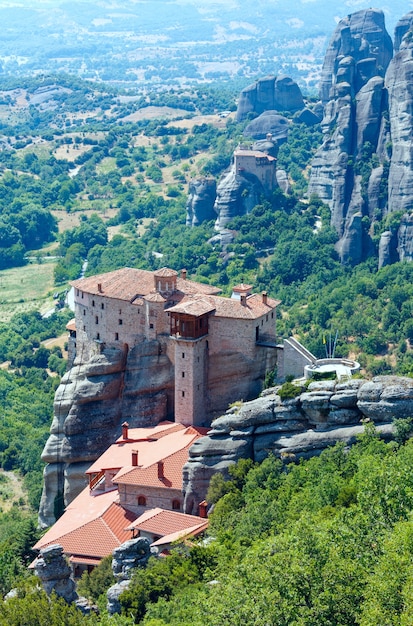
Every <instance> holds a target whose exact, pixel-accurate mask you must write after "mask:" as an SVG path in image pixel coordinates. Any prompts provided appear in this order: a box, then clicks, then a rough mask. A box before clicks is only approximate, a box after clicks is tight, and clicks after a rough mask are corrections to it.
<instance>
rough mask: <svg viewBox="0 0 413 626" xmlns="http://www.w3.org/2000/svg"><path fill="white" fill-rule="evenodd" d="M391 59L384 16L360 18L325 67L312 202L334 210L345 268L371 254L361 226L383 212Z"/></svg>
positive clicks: (339, 36)
mask: <svg viewBox="0 0 413 626" xmlns="http://www.w3.org/2000/svg"><path fill="white" fill-rule="evenodd" d="M392 51H393V46H392V42H391V39H390V37H389V35H388V33H387V31H386V29H385V26H384V16H383V13H382V12H381V11H378V10H372V9H370V10H367V11H359V12H357V13H354V14H353V15H349V16H347V17H346V18H345V19H343V20H341V22H340V23H339V24H338V26H337V28H336V31H335V32H334V35H333V37H332V39H331V42H330V45H329V47H328V50H327V53H326V57H325V61H324V65H323V71H322V78H321V83H320V98H321V100H322V102H323V103H324V105H325V108H324V119H323V121H322V127H323V131H324V133H325V140H324V142H323V144H322V146H321V147H320V149H319V150H318V152H317V154H316V156H315V158H314V160H313V162H312V169H311V177H310V183H309V194H311V193H316V194H318V195H319V196H320V198H322V200H324V202H326V203H327V204H329V206H330V208H331V223H332V225H333V226H334V228H335V229H336V230H337V232H338V234H339V236H340V241H339V243H338V246H337V247H338V251H339V254H340V256H341V259H342V261H343V262H345V263H353V264H354V263H358V262H359V261H361V260H362V258H363V257H365V256H366V254H367V253H368V252H369V241H368V237H367V233H366V232H364V231H363V229H362V227H361V219H362V217H363V216H364V215H368V214H369V211H370V212H374V210H375V209H379V210H380V209H381V208H383V207H380V199H379V196H380V191H381V185H382V180H383V176H384V169H383V168H382V169H379V168H377V167H376V168H375V167H374V165H379V162H380V161H384V160H386V159H387V153H386V149H385V146H386V143H389V141H390V129H389V124H388V122H387V117H388V116H387V110H388V105H387V92H386V90H385V81H384V75H385V72H386V69H387V67H388V65H389V63H390V60H391V57H392ZM373 155H376V156H375V157H374V158H373ZM374 159H375V160H374ZM368 190H370V192H371V193H372V194H374V193H375V194H376V198H375V201H376V202H377V201H378V204H376V202H374V201H372V202H371V206H370V207H369V202H368ZM373 207H374V208H373ZM376 219H377V215H376Z"/></svg>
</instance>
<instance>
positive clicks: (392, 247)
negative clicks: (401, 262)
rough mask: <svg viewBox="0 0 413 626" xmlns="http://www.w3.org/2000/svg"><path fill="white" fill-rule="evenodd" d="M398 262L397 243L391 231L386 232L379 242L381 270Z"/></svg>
mask: <svg viewBox="0 0 413 626" xmlns="http://www.w3.org/2000/svg"><path fill="white" fill-rule="evenodd" d="M397 260H398V256H397V241H396V237H395V236H394V233H392V231H391V230H386V231H384V233H382V234H381V236H380V242H379V269H380V268H381V267H385V266H386V265H391V264H392V263H395V262H396V261H397Z"/></svg>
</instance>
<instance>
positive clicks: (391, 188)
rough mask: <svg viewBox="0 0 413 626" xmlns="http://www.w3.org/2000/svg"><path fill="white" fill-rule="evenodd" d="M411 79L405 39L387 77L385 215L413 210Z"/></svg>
mask: <svg viewBox="0 0 413 626" xmlns="http://www.w3.org/2000/svg"><path fill="white" fill-rule="evenodd" d="M410 34H411V33H410ZM412 78H413V41H411V38H410V37H408V35H405V37H404V39H403V41H402V43H401V48H400V51H399V52H398V53H397V54H396V55H395V57H394V58H393V60H392V62H391V63H390V65H389V68H388V70H387V73H386V88H387V91H388V94H389V120H390V128H391V141H392V155H391V160H390V171H389V182H388V212H392V211H407V210H411V209H413V150H412V126H413V110H412V102H413V81H412Z"/></svg>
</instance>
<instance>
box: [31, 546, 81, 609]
mask: <svg viewBox="0 0 413 626" xmlns="http://www.w3.org/2000/svg"><path fill="white" fill-rule="evenodd" d="M34 571H35V573H36V575H37V576H38V577H39V578H40V581H41V583H42V587H43V589H44V590H45V591H46V593H47V595H49V596H50V595H51V594H52V592H53V593H55V594H56V595H58V596H60V597H61V598H63V599H64V600H66V602H68V603H70V602H74V601H75V600H77V599H78V594H77V592H76V584H75V581H74V579H73V577H72V570H71V568H70V566H69V564H68V562H67V560H66V558H65V557H64V555H63V548H62V546H61V545H60V544H52V545H50V546H48V547H46V548H43V549H42V550H41V551H40V556H39V557H38V558H37V560H36V562H35V565H34Z"/></svg>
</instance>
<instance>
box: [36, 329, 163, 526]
mask: <svg viewBox="0 0 413 626" xmlns="http://www.w3.org/2000/svg"><path fill="white" fill-rule="evenodd" d="M171 367H172V365H171V362H170V360H169V359H168V357H167V355H166V354H165V350H163V347H162V345H161V344H160V343H159V342H158V341H150V342H144V343H142V344H139V345H138V346H136V347H135V348H133V349H132V350H130V351H129V352H128V351H127V350H126V348H125V349H124V350H116V349H113V348H106V349H104V350H103V351H102V352H101V353H99V352H97V353H96V354H95V355H93V356H92V357H91V358H90V359H89V360H88V361H87V362H85V363H84V362H82V359H81V357H78V359H77V360H75V363H74V366H73V367H72V368H71V369H70V370H69V371H68V372H67V373H66V374H65V375H64V376H63V378H62V380H61V384H60V386H59V387H58V389H57V391H56V394H55V400H54V417H53V421H52V425H51V428H50V436H49V439H48V440H47V443H46V446H45V448H44V450H43V454H42V460H43V461H44V462H45V463H47V465H46V468H45V470H44V486H43V494H42V499H41V503H40V510H39V524H40V525H41V526H42V527H47V526H50V525H51V524H53V523H54V521H55V514H56V511H55V505H56V502H57V501H58V500H59V499H63V500H64V504H68V503H69V502H71V501H72V500H73V498H75V497H76V496H77V495H78V494H79V493H80V491H81V490H82V489H83V488H84V487H85V485H86V481H85V471H86V470H87V469H88V467H89V466H90V464H91V463H92V462H93V461H94V460H95V459H96V458H97V457H98V456H99V455H100V454H102V453H103V452H104V451H105V450H106V448H107V447H108V445H109V444H110V443H112V442H113V441H115V439H116V438H117V437H118V436H119V434H120V431H121V424H122V422H123V421H125V419H127V421H128V423H129V425H130V426H131V428H134V427H138V426H150V425H153V424H157V423H158V422H160V421H161V420H162V419H165V417H167V416H168V414H169V415H170V414H171V407H172V399H171V398H172V381H173V376H172V373H171Z"/></svg>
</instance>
